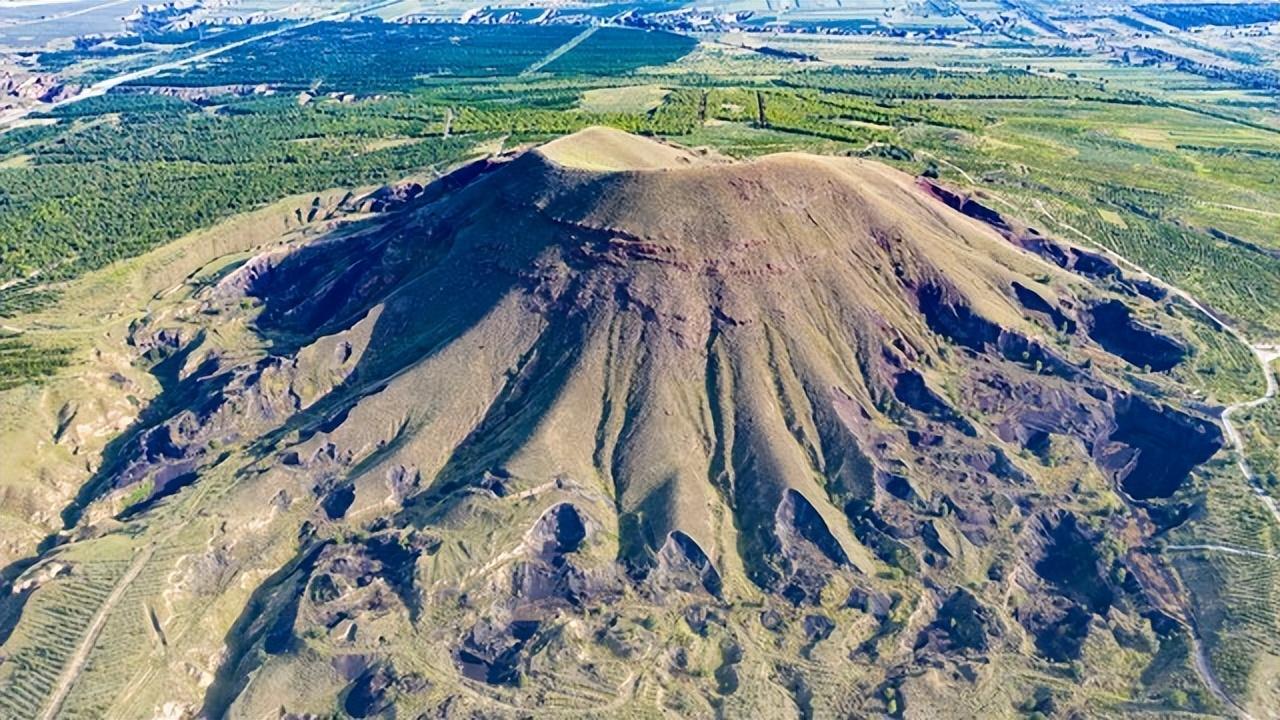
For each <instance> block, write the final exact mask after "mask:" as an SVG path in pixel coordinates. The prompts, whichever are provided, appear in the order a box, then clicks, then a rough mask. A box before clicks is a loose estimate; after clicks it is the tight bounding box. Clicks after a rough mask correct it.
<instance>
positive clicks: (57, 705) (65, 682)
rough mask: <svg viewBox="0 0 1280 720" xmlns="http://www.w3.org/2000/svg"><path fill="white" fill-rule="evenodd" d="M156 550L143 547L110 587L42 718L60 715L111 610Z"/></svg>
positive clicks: (152, 547)
mask: <svg viewBox="0 0 1280 720" xmlns="http://www.w3.org/2000/svg"><path fill="white" fill-rule="evenodd" d="M153 552H155V545H154V544H150V545H147V546H146V547H144V548H143V549H142V550H140V551H139V552H138V554H137V556H136V557H135V558H134V559H133V562H132V563H130V565H129V569H128V570H126V571H125V574H124V575H123V576H122V577H121V578H120V580H119V581H118V582H117V583H116V586H115V587H114V588H112V589H111V594H110V595H108V596H107V599H106V600H103V601H102V605H100V606H99V607H98V611H97V612H95V613H94V614H93V621H92V622H90V623H89V628H88V629H87V630H85V633H84V637H82V638H80V644H79V645H77V646H76V651H75V654H73V655H72V656H71V659H70V661H69V662H67V665H66V667H64V668H63V669H62V674H60V675H59V676H58V684H57V685H56V686H54V689H53V693H52V694H51V695H50V696H49V702H48V704H47V705H45V708H44V712H42V713H40V720H53V718H55V717H57V716H58V711H59V710H61V709H62V703H63V701H65V700H66V699H67V695H68V694H70V692H71V688H72V687H73V686H74V685H75V682H76V679H77V678H79V677H80V671H82V670H84V666H85V663H87V662H88V661H89V653H91V652H93V648H94V646H95V645H96V644H97V643H98V636H99V635H101V634H102V629H103V628H104V627H106V625H107V619H108V618H110V617H111V611H112V610H114V609H115V607H116V605H117V604H119V602H120V598H122V597H124V594H125V592H126V591H128V589H129V586H130V585H132V584H133V581H134V580H136V579H137V577H138V574H139V573H141V572H142V568H144V567H146V565H147V561H148V560H150V559H151V554H152V553H153Z"/></svg>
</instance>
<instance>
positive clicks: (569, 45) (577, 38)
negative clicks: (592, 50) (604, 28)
mask: <svg viewBox="0 0 1280 720" xmlns="http://www.w3.org/2000/svg"><path fill="white" fill-rule="evenodd" d="M599 29H600V26H599V25H592V26H591V27H589V28H587V29H586V30H583V31H582V32H580V33H578V34H577V35H574V36H573V37H572V38H570V39H569V41H568V42H566V43H565V44H563V45H561V46H560V47H558V48H556V49H555V50H552V51H551V52H549V53H547V56H546V57H544V58H542V59H541V60H539V61H538V62H536V63H534V64H532V65H530V66H529V67H527V68H525V69H524V72H522V73H520V77H528V76H530V75H532V74H534V73H536V72H538V71H539V70H541V69H542V68H544V67H546V66H548V65H550V64H551V63H553V62H555V61H556V60H557V59H558V58H559V57H560V56H561V55H564V54H565V53H567V52H569V51H570V50H572V49H574V48H576V47H578V45H580V44H582V41H583V40H586V39H587V38H589V37H591V36H592V35H594V34H595V32H596V30H599Z"/></svg>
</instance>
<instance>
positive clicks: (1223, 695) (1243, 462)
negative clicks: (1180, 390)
mask: <svg viewBox="0 0 1280 720" xmlns="http://www.w3.org/2000/svg"><path fill="white" fill-rule="evenodd" d="M966 177H967V176H966ZM992 197H995V196H994V195H993V196H992ZM996 199H998V200H1000V202H1002V203H1005V204H1006V205H1009V206H1010V207H1014V208H1016V206H1014V205H1012V204H1011V203H1009V202H1007V201H1005V200H1003V199H1000V198H998V197H997V198H996ZM1036 207H1037V209H1038V210H1039V211H1040V214H1041V215H1043V216H1044V217H1045V218H1046V219H1048V220H1049V221H1050V222H1052V223H1053V224H1055V225H1057V226H1059V227H1061V228H1063V229H1065V230H1067V231H1069V232H1071V233H1073V234H1075V235H1076V236H1078V237H1080V238H1082V239H1084V240H1085V241H1087V242H1088V243H1089V245H1090V246H1091V247H1092V248H1093V249H1096V250H1099V251H1101V252H1102V253H1103V254H1104V255H1106V256H1107V257H1109V258H1110V259H1112V260H1114V261H1115V262H1117V263H1119V264H1120V265H1121V266H1123V267H1126V268H1128V269H1129V270H1130V271H1131V272H1134V273H1137V274H1139V275H1142V276H1144V278H1145V279H1147V280H1150V281H1152V282H1154V283H1156V284H1157V285H1159V286H1160V287H1162V288H1164V289H1165V290H1167V291H1168V292H1169V293H1171V294H1173V295H1176V296H1177V297H1179V298H1181V299H1182V300H1183V301H1185V302H1186V303H1187V304H1189V305H1191V306H1192V307H1194V308H1195V309H1197V310H1199V311H1200V312H1202V313H1204V314H1205V315H1207V316H1208V317H1209V318H1211V319H1212V320H1213V321H1214V322H1216V323H1217V324H1218V325H1219V326H1221V327H1222V328H1223V329H1224V330H1226V331H1227V332H1229V333H1231V335H1232V337H1234V338H1235V339H1237V340H1239V341H1240V342H1241V343H1242V344H1243V345H1244V346H1245V347H1247V348H1249V350H1250V352H1252V353H1253V356H1254V358H1255V359H1256V360H1257V361H1258V365H1259V367H1261V368H1262V375H1263V377H1264V378H1265V379H1266V390H1265V391H1264V392H1263V394H1262V395H1261V396H1259V397H1257V398H1254V399H1252V400H1244V401H1241V402H1237V403H1232V404H1231V405H1228V406H1226V407H1225V408H1223V410H1222V414H1221V415H1219V416H1218V420H1219V423H1220V424H1221V425H1222V429H1223V432H1224V433H1225V434H1226V436H1227V438H1228V439H1229V440H1230V441H1231V445H1232V447H1233V449H1234V450H1235V456H1236V465H1237V466H1238V467H1239V468H1240V471H1241V473H1242V474H1243V475H1244V477H1245V480H1246V481H1247V482H1248V483H1249V485H1250V486H1251V487H1252V488H1253V492H1254V494H1255V495H1257V497H1258V500H1259V501H1260V502H1261V503H1262V504H1263V505H1265V506H1266V508H1267V509H1268V510H1269V511H1270V512H1271V517H1272V518H1273V519H1274V520H1275V521H1276V523H1277V524H1280V508H1277V506H1276V501H1275V499H1274V498H1272V497H1271V495H1270V494H1268V493H1267V490H1266V488H1264V487H1263V486H1262V482H1261V481H1260V480H1259V479H1258V476H1257V475H1256V474H1255V473H1254V472H1253V469H1252V468H1251V467H1249V461H1248V459H1247V453H1246V449H1245V445H1244V439H1243V438H1242V437H1241V436H1240V432H1239V430H1238V429H1237V428H1236V426H1235V424H1234V423H1233V422H1232V421H1231V416H1232V415H1233V414H1235V413H1236V412H1238V411H1240V410H1244V409H1248V408H1251V407H1257V406H1258V405H1261V404H1262V403H1265V402H1268V401H1270V400H1271V399H1273V398H1275V396H1276V377H1275V374H1274V373H1273V372H1272V370H1271V363H1272V362H1273V361H1274V360H1275V359H1276V358H1277V357H1280V352H1278V351H1277V348H1276V346H1274V345H1264V344H1259V343H1255V342H1253V341H1252V340H1250V339H1249V337H1248V336H1247V335H1245V333H1244V331H1242V330H1240V329H1239V328H1238V327H1236V326H1235V325H1232V324H1231V323H1229V322H1227V320H1226V319H1225V318H1223V317H1221V316H1220V315H1218V314H1217V313H1215V312H1214V311H1213V310H1211V309H1209V308H1208V307H1206V306H1205V305H1204V304H1203V303H1201V302H1200V301H1199V300H1197V299H1196V298H1195V297H1193V296H1192V295H1191V293H1189V292H1187V291H1186V290H1183V289H1182V288H1180V287H1177V286H1176V285H1173V284H1171V283H1169V282H1168V281H1166V280H1164V279H1163V278H1161V277H1160V276H1158V275H1156V274H1155V273H1152V272H1150V271H1148V270H1147V269H1146V268H1144V267H1142V266H1141V265H1139V264H1137V263H1135V262H1133V261H1132V260H1129V259H1128V258H1126V257H1124V256H1123V255H1120V254H1119V253H1117V252H1115V251H1113V250H1112V249H1111V248H1109V247H1107V246H1106V245H1105V244H1104V243H1101V242H1098V241H1097V240H1095V239H1093V238H1092V237H1090V236H1088V235H1086V234H1085V233H1083V232H1081V231H1080V230H1079V229H1077V228H1075V227H1072V226H1071V225H1069V224H1068V223H1066V222H1063V221H1061V220H1059V219H1058V218H1056V217H1054V216H1053V215H1052V214H1051V213H1050V212H1049V211H1048V209H1046V208H1045V207H1044V204H1043V203H1040V202H1039V201H1036ZM1187 547H1189V548H1190V547H1195V549H1203V550H1220V551H1223V552H1230V553H1232V554H1249V555H1253V554H1255V553H1254V552H1253V551H1241V550H1240V549H1239V548H1226V547H1225V546H1218V545H1214V546H1208V545H1206V546H1187ZM1174 549H1177V548H1176V547H1175V548H1174ZM1256 554H1258V555H1263V556H1264V557H1265V558H1266V559H1270V560H1274V559H1275V558H1274V557H1272V556H1266V555H1265V554H1263V553H1256ZM1184 627H1186V629H1187V631H1188V634H1189V635H1190V638H1191V646H1192V651H1193V652H1192V659H1193V661H1194V664H1195V669H1196V674H1198V675H1199V676H1200V679H1201V680H1202V681H1203V682H1204V684H1205V686H1206V687H1208V688H1209V691H1210V692H1212V693H1213V695H1214V697H1216V698H1218V700H1219V701H1220V702H1222V703H1223V704H1224V705H1226V706H1227V707H1229V708H1231V709H1233V710H1235V712H1236V713H1237V714H1238V715H1239V716H1240V717H1242V718H1244V720H1253V716H1252V715H1251V714H1249V711H1248V710H1246V709H1245V708H1244V707H1243V706H1242V705H1240V704H1239V703H1237V702H1236V701H1235V700H1234V699H1233V698H1232V697H1231V696H1230V695H1229V694H1228V693H1227V691H1226V690H1225V689H1224V688H1223V687H1222V683H1220V682H1219V681H1218V678H1217V676H1216V675H1214V673H1213V667H1212V666H1211V664H1210V663H1209V655H1208V653H1207V652H1206V651H1205V648H1204V643H1203V640H1202V639H1201V637H1200V630H1199V628H1198V627H1196V624H1195V619H1194V618H1190V622H1188V623H1186V624H1185V625H1184Z"/></svg>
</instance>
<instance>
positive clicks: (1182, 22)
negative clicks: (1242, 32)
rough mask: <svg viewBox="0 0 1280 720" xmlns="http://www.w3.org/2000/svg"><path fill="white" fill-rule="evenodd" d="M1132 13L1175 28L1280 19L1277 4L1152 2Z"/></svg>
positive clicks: (1248, 23)
mask: <svg viewBox="0 0 1280 720" xmlns="http://www.w3.org/2000/svg"><path fill="white" fill-rule="evenodd" d="M1134 9H1135V10H1137V11H1138V12H1140V13H1142V14H1143V15H1146V16H1148V17H1152V18H1155V19H1156V20H1159V21H1160V22H1163V23H1168V24H1170V25H1173V26H1174V27H1176V28H1179V29H1182V30H1186V29H1188V28H1194V27H1203V26H1205V25H1253V24H1255V23H1266V22H1275V21H1276V20H1280V3H1186V4H1182V3H1152V4H1150V5H1137V6H1135V7H1134Z"/></svg>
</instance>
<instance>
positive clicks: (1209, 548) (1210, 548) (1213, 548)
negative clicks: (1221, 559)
mask: <svg viewBox="0 0 1280 720" xmlns="http://www.w3.org/2000/svg"><path fill="white" fill-rule="evenodd" d="M1171 550H1172V551H1175V552H1220V553H1225V554H1227V555H1240V556H1243V557H1256V558H1262V559H1263V560H1280V556H1276V555H1272V554H1271V553H1264V552H1259V551H1257V550H1249V549H1248V548H1238V547H1231V546H1230V545H1166V546H1165V547H1164V551H1165V552H1169V551H1171Z"/></svg>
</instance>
